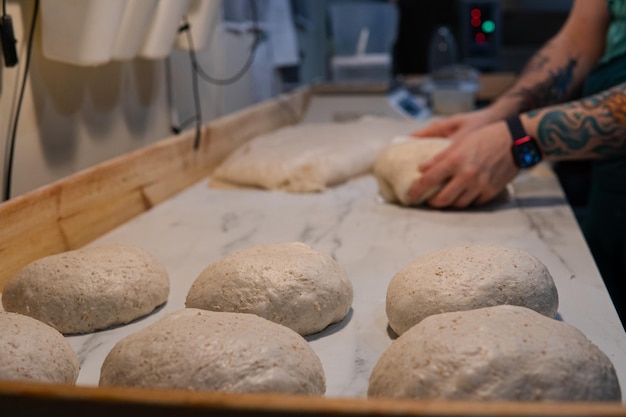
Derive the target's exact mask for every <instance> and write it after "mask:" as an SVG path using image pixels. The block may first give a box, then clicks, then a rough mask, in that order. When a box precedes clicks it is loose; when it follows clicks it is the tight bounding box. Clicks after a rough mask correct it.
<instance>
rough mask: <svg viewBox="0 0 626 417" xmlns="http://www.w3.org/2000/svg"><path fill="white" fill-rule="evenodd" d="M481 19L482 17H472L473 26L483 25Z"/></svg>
mask: <svg viewBox="0 0 626 417" xmlns="http://www.w3.org/2000/svg"><path fill="white" fill-rule="evenodd" d="M481 23H482V22H481V21H480V19H472V26H474V27H475V28H477V27H479V26H480V25H481Z"/></svg>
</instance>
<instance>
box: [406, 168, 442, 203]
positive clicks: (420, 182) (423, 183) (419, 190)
mask: <svg viewBox="0 0 626 417" xmlns="http://www.w3.org/2000/svg"><path fill="white" fill-rule="evenodd" d="M424 165H428V170H427V171H425V173H424V175H422V176H421V177H420V178H418V179H417V180H415V181H413V184H411V187H410V188H409V191H408V192H407V199H408V201H409V202H410V203H413V204H414V203H417V202H421V201H422V200H423V199H424V198H425V197H427V196H429V195H430V194H431V193H432V190H433V189H437V188H439V187H441V185H442V184H445V182H446V181H448V179H449V178H450V177H451V176H452V174H453V171H452V169H451V166H450V165H448V164H436V163H435V162H434V161H430V162H427V163H426V164H424ZM421 167H422V166H420V168H421ZM437 195H438V194H437Z"/></svg>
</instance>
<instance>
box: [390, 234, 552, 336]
mask: <svg viewBox="0 0 626 417" xmlns="http://www.w3.org/2000/svg"><path fill="white" fill-rule="evenodd" d="M500 304H512V305H519V306H523V307H528V308H530V309H533V310H535V311H537V312H539V313H541V314H543V315H546V316H548V317H554V316H555V315H556V312H557V309H558V305H559V298H558V293H557V290H556V286H555V285H554V280H553V279H552V276H551V275H550V272H549V271H548V269H547V268H546V266H545V265H544V264H543V263H542V262H541V261H540V260H539V259H537V258H536V257H535V256H533V255H531V254H530V253H528V252H526V251H523V250H521V249H516V248H509V247H503V246H490V245H469V246H453V247H448V248H444V249H442V250H439V251H436V252H432V253H429V254H426V255H424V256H421V257H419V258H417V259H415V260H414V261H413V262H411V263H410V264H408V265H407V266H406V267H404V268H403V269H402V270H401V271H399V272H398V273H397V274H396V275H395V276H394V277H393V279H392V280H391V282H390V283H389V286H388V287H387V308H386V309H387V319H388V320H389V325H390V326H391V328H392V329H393V330H394V331H395V332H396V333H397V334H398V335H400V334H402V333H404V332H405V331H407V330H408V329H409V328H410V327H411V326H413V325H415V324H417V323H419V322H420V321H422V320H423V319H425V318H426V317H428V316H430V315H432V314H438V313H444V312H449V311H460V310H471V309H475V308H480V307H489V306H495V305H500Z"/></svg>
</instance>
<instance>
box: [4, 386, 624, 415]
mask: <svg viewBox="0 0 626 417" xmlns="http://www.w3.org/2000/svg"><path fill="white" fill-rule="evenodd" d="M0 410H2V415H6V416H18V415H19V416H50V415H52V416H57V415H67V416H89V417H111V416H115V417H126V416H128V417H156V416H163V417H166V416H167V417H170V416H171V417H191V416H207V415H210V416H228V417H233V416H255V417H256V416H277V415H279V416H285V417H288V416H303V415H304V416H307V415H309V416H325V417H333V416H337V417H340V416H343V417H364V416H396V417H401V416H433V417H434V416H449V417H454V416H459V417H461V416H484V417H496V416H501V417H507V416H518V417H525V416H529V417H530V416H533V417H565V416H572V417H576V416H580V417H583V416H584V417H594V416H597V417H611V416H624V415H626V409H625V408H624V407H623V406H621V405H619V404H606V403H595V404H594V403H588V404H578V403H562V404H556V403H488V402H482V403H477V402H462V401H458V402H454V401H409V400H402V401H400V400H392V399H371V400H368V399H348V398H322V397H305V396H295V395H291V396H289V395H278V394H228V393H215V392H212V393H202V392H191V391H175V390H156V389H140V388H119V387H106V388H91V387H71V386H64V385H58V384H27V383H20V382H2V381H0Z"/></svg>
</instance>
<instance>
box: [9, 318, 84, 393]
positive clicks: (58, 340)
mask: <svg viewBox="0 0 626 417" xmlns="http://www.w3.org/2000/svg"><path fill="white" fill-rule="evenodd" d="M0 335H2V337H0V380H15V381H32V382H49V383H57V384H75V383H76V379H77V378H78V371H79V367H80V366H79V362H78V357H77V356H76V353H74V351H73V350H72V347H71V346H70V344H69V343H68V342H67V340H65V338H64V337H63V335H62V334H61V333H59V332H58V331H57V330H55V329H53V328H52V327H50V326H48V325H46V324H44V323H42V322H40V321H38V320H35V319H33V318H30V317H27V316H24V315H21V314H16V313H7V312H0Z"/></svg>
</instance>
